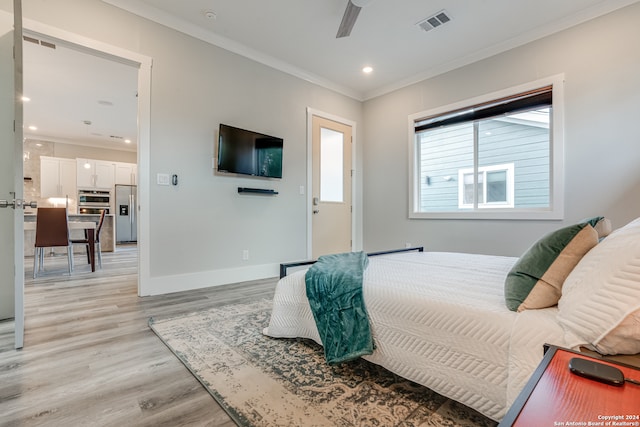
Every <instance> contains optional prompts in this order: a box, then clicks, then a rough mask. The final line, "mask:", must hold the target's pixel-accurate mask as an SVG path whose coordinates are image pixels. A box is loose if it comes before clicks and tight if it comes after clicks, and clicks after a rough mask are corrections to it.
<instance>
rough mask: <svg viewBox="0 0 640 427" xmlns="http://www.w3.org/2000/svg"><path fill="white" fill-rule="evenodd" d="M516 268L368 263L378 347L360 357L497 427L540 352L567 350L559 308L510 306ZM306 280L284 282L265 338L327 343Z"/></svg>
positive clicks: (485, 262)
mask: <svg viewBox="0 0 640 427" xmlns="http://www.w3.org/2000/svg"><path fill="white" fill-rule="evenodd" d="M516 260H517V258H511V257H500V256H491V255H477V254H461V253H445V252H422V253H419V252H405V253H399V254H393V255H384V256H376V257H371V258H370V259H369V261H370V262H369V266H368V268H367V270H366V271H365V274H364V284H363V293H364V300H365V304H366V307H367V312H368V314H369V318H370V322H371V329H372V333H373V337H374V342H375V346H376V349H375V351H374V353H373V354H372V355H370V356H364V357H363V358H364V359H366V360H368V361H370V362H372V363H376V364H378V365H381V366H383V367H385V368H386V369H388V370H390V371H392V372H394V373H396V374H398V375H400V376H402V377H404V378H407V379H409V380H412V381H415V382H417V383H419V384H422V385H424V386H426V387H428V388H430V389H432V390H434V391H436V392H438V393H440V394H442V395H444V396H446V397H449V398H451V399H454V400H456V401H458V402H460V403H463V404H465V405H467V406H469V407H471V408H473V409H476V410H477V411H479V412H480V413H482V414H484V415H486V416H487V417H489V418H492V419H494V420H496V421H499V420H501V419H502V417H503V416H504V415H505V413H506V410H507V409H508V407H509V406H510V405H511V403H512V402H513V401H514V400H515V398H516V397H517V395H518V394H519V392H520V390H522V388H523V387H524V385H525V384H526V382H527V380H528V379H529V377H530V376H531V374H532V373H533V371H534V370H535V368H536V366H537V365H538V363H539V362H540V360H541V359H542V356H543V344H544V343H550V344H556V345H563V344H564V342H563V337H564V334H563V330H562V328H561V327H560V325H559V324H558V322H557V320H556V316H557V308H555V307H552V308H548V309H543V310H529V311H525V312H522V313H515V312H512V311H509V310H508V309H507V308H506V306H505V302H504V295H503V289H504V279H505V277H506V275H507V272H508V271H509V270H510V269H511V267H512V266H513V264H514V263H515V262H516ZM304 274H305V271H297V272H295V273H293V274H291V275H289V276H286V277H284V278H283V279H281V280H280V281H279V282H278V285H277V287H276V292H275V295H274V300H273V311H272V315H271V320H270V323H269V326H268V327H267V328H265V330H264V333H265V334H266V335H268V336H271V337H277V338H294V337H301V338H309V339H312V340H314V341H316V342H317V343H319V344H322V342H321V340H320V337H319V335H318V330H317V328H316V326H315V322H314V319H313V315H312V313H311V310H310V308H309V303H308V301H307V298H306V290H305V283H304Z"/></svg>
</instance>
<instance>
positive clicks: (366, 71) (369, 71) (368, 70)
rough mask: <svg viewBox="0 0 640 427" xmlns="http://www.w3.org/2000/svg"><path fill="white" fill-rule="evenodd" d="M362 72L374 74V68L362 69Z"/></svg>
mask: <svg viewBox="0 0 640 427" xmlns="http://www.w3.org/2000/svg"><path fill="white" fill-rule="evenodd" d="M362 72H363V73H365V74H370V73H371V72H373V67H370V66H368V65H367V66H366V67H364V68H363V69H362Z"/></svg>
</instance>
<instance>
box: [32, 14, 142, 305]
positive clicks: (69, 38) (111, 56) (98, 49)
mask: <svg viewBox="0 0 640 427" xmlns="http://www.w3.org/2000/svg"><path fill="white" fill-rule="evenodd" d="M25 35H27V36H29V37H33V38H35V39H36V40H38V42H39V44H40V45H42V40H44V41H45V43H46V44H49V43H52V44H54V45H59V46H64V47H65V48H67V49H70V50H74V51H75V53H76V54H78V53H80V54H82V55H84V56H92V57H96V58H100V60H102V61H107V62H112V63H114V64H118V65H120V66H122V65H123V64H124V65H126V66H128V67H134V68H135V69H136V73H135V75H134V82H133V87H134V91H133V92H134V93H133V94H132V96H133V97H134V101H135V103H134V109H133V114H134V116H133V117H132V119H133V120H134V121H135V122H136V129H135V133H136V135H135V138H136V139H137V153H136V154H133V158H132V160H133V161H131V163H132V164H134V165H135V166H136V175H137V182H136V184H137V186H138V189H139V194H140V197H139V198H138V200H137V203H136V206H135V209H136V210H139V211H142V210H143V209H141V206H147V205H148V190H149V180H148V178H147V177H146V176H147V174H148V170H149V150H150V148H149V134H150V91H151V58H148V57H145V56H142V55H139V54H137V53H134V52H130V51H126V50H124V49H120V48H117V47H115V46H109V45H106V44H104V43H102V42H99V41H95V40H89V39H86V38H84V37H82V36H78V35H75V34H72V33H69V32H66V31H63V30H59V29H56V28H53V27H50V26H47V25H44V24H39V23H36V22H30V23H29V24H28V27H25ZM24 43H28V41H25V42H24ZM45 47H50V46H45ZM103 63H104V62H103ZM25 67H28V64H27V65H26V66H25ZM94 73H95V70H94ZM104 73H105V74H108V73H109V71H104ZM94 75H95V74H94ZM90 77H91V76H89V78H88V79H87V80H89V81H91V78H90ZM55 83H56V82H55V79H54V80H53V81H52V82H51V84H52V85H55ZM32 97H33V95H32ZM109 102H110V100H109V99H107V98H101V97H98V99H96V100H95V103H96V104H97V105H98V108H111V107H114V105H110V104H109ZM116 102H117V100H116ZM89 120H90V119H89ZM89 120H87V121H89ZM78 121H80V122H81V125H84V126H85V127H86V129H87V133H88V137H87V140H90V139H91V138H92V137H95V136H96V135H90V134H91V130H90V129H88V128H89V127H90V126H91V124H87V123H84V122H85V120H79V119H78V118H77V117H76V122H78ZM97 133H101V132H100V131H98V132H97ZM114 136H115V138H113V137H114ZM108 138H110V139H112V140H113V139H120V138H119V135H114V134H108ZM43 139H44V138H43ZM94 139H96V138H94ZM52 142H53V143H57V144H60V145H59V146H60V147H63V146H64V148H63V149H61V152H63V153H65V154H64V155H62V156H61V157H70V155H69V147H71V146H72V144H73V141H70V140H68V139H65V138H53V141H52ZM117 142H120V143H122V142H123V141H117ZM89 145H90V144H86V143H85V144H84V145H83V144H79V147H80V150H81V151H82V154H81V155H77V156H76V157H78V158H80V157H82V158H85V157H89V156H87V155H85V154H86V153H87V150H91V147H89ZM101 149H104V145H103V146H102V147H101ZM88 152H89V153H90V151H88ZM144 211H145V212H143V213H142V215H138V217H139V222H138V228H139V231H138V233H137V235H138V250H137V252H138V266H137V270H138V283H137V294H138V295H141V294H142V291H141V288H142V287H143V286H144V285H145V284H146V283H147V282H148V279H149V276H150V274H149V261H148V259H149V257H148V255H147V254H148V252H149V249H148V245H147V242H148V233H147V230H148V225H147V223H148V220H149V219H148V214H147V213H146V211H147V210H146V209H144ZM74 213H75V212H74ZM114 223H115V221H114ZM114 245H115V242H114Z"/></svg>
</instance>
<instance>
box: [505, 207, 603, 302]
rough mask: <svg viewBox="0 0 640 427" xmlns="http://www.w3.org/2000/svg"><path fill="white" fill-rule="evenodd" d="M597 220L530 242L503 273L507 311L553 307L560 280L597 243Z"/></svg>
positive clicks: (557, 295)
mask: <svg viewBox="0 0 640 427" xmlns="http://www.w3.org/2000/svg"><path fill="white" fill-rule="evenodd" d="M601 219H602V218H601V217H598V218H593V219H591V220H587V221H585V222H582V223H580V224H575V225H571V226H568V227H565V228H561V229H559V230H556V231H554V232H552V233H549V234H547V235H546V236H544V237H543V238H541V239H540V240H538V241H537V242H536V243H534V244H533V246H532V247H531V248H529V249H528V250H527V252H525V253H524V255H522V256H521V257H520V259H519V260H518V261H517V262H516V264H515V265H514V266H513V268H512V269H511V271H509V273H508V274H507V279H506V281H505V285H504V296H505V301H506V303H507V308H509V310H512V311H519V312H520V311H523V310H528V309H537V308H546V307H551V306H554V305H556V304H557V303H558V301H559V300H560V295H561V294H562V284H563V283H564V280H565V279H566V278H567V276H568V275H569V273H571V270H573V268H574V267H575V266H576V265H577V264H578V262H579V261H580V259H582V257H583V256H584V255H585V254H586V253H587V252H589V250H590V249H591V248H593V247H594V246H595V245H596V244H598V233H597V231H596V230H595V229H594V227H593V225H595V224H597V223H598V222H599V221H600V220H601Z"/></svg>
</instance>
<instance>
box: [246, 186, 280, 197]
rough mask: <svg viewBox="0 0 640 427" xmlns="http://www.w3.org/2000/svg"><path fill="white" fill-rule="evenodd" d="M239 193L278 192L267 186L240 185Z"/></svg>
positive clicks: (273, 194)
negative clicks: (250, 186)
mask: <svg viewBox="0 0 640 427" xmlns="http://www.w3.org/2000/svg"><path fill="white" fill-rule="evenodd" d="M238 193H252V194H266V195H269V196H275V195H276V194H278V192H277V191H276V190H269V189H267V188H249V187H238Z"/></svg>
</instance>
